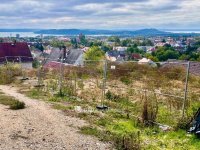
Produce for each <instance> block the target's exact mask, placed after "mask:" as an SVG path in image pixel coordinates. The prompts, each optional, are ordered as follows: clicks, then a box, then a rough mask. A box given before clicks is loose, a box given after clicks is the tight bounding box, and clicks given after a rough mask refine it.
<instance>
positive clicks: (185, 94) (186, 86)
mask: <svg viewBox="0 0 200 150" xmlns="http://www.w3.org/2000/svg"><path fill="white" fill-rule="evenodd" d="M189 75H190V61H188V67H187V74H186V81H185V93H184V101H183V108H182V109H183V110H182V111H183V112H182V118H184V117H185V108H186V102H187V95H188V81H189Z"/></svg>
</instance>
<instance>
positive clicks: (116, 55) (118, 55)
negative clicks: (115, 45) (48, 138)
mask: <svg viewBox="0 0 200 150" xmlns="http://www.w3.org/2000/svg"><path fill="white" fill-rule="evenodd" d="M125 57H126V54H125V51H108V52H106V59H107V60H110V61H122V60H125Z"/></svg>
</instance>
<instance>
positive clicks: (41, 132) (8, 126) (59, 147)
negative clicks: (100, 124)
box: [0, 86, 111, 150]
mask: <svg viewBox="0 0 200 150" xmlns="http://www.w3.org/2000/svg"><path fill="white" fill-rule="evenodd" d="M0 89H1V90H2V92H4V93H5V94H7V95H9V96H13V97H15V98H16V99H18V100H20V101H23V102H25V104H26V108H25V109H23V110H17V111H13V110H10V109H8V108H7V107H6V106H3V105H0V150H109V149H111V145H109V144H107V143H102V142H100V141H98V139H97V138H95V137H91V136H86V135H82V134H80V133H79V132H78V131H79V130H78V128H79V127H82V126H85V125H87V124H86V122H85V121H83V120H80V119H78V118H73V117H70V116H65V115H64V114H63V113H62V112H61V111H59V110H55V109H52V108H51V106H50V105H49V104H47V103H45V102H43V101H39V100H34V99H30V98H28V97H26V96H24V95H22V94H20V93H18V92H17V89H16V88H14V87H11V86H0Z"/></svg>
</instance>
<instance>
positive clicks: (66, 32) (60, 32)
mask: <svg viewBox="0 0 200 150" xmlns="http://www.w3.org/2000/svg"><path fill="white" fill-rule="evenodd" d="M35 33H37V34H56V35H79V34H80V33H82V34H85V35H121V36H123V35H124V36H127V35H129V36H138V35H165V34H170V33H169V32H164V31H159V30H157V29H142V30H136V31H128V30H127V31H126V30H123V31H116V30H90V29H85V30H81V29H49V30H40V31H36V32H35Z"/></svg>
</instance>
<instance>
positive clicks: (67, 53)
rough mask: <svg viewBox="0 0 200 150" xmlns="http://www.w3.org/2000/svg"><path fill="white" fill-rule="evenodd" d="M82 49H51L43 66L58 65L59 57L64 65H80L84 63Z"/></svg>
mask: <svg viewBox="0 0 200 150" xmlns="http://www.w3.org/2000/svg"><path fill="white" fill-rule="evenodd" d="M83 55H84V51H83V50H81V49H70V50H67V49H66V48H65V47H64V48H63V49H59V48H56V49H53V50H52V52H51V54H50V55H49V58H48V59H47V61H46V62H45V64H44V66H45V67H47V68H56V67H59V66H60V62H61V58H63V63H64V65H72V66H82V65H83V64H84V58H83Z"/></svg>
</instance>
